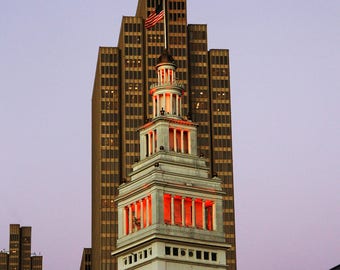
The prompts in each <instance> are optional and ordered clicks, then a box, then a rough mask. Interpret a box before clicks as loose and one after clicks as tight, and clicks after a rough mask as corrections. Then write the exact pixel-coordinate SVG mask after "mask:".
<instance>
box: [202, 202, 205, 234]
mask: <svg viewBox="0 0 340 270" xmlns="http://www.w3.org/2000/svg"><path fill="white" fill-rule="evenodd" d="M202 219H203V222H202V224H203V230H205V229H206V220H205V201H204V200H202Z"/></svg>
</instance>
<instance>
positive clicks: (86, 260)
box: [80, 248, 92, 270]
mask: <svg viewBox="0 0 340 270" xmlns="http://www.w3.org/2000/svg"><path fill="white" fill-rule="evenodd" d="M91 253H92V251H91V248H84V250H83V256H82V258H81V263H80V270H91V269H92V268H91V263H92V259H91V257H92V255H91Z"/></svg>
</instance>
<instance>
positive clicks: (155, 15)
mask: <svg viewBox="0 0 340 270" xmlns="http://www.w3.org/2000/svg"><path fill="white" fill-rule="evenodd" d="M163 18H164V9H163V6H162V5H161V4H160V5H158V6H157V7H156V9H155V10H154V11H152V12H151V13H150V15H149V17H147V18H146V20H145V28H146V29H150V28H152V27H154V26H155V25H156V24H157V23H158V22H159V21H161V20H162V19H163Z"/></svg>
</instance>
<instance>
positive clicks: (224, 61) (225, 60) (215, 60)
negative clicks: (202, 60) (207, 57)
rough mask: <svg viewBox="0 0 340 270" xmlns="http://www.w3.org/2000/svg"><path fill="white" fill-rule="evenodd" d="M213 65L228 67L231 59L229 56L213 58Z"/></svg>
mask: <svg viewBox="0 0 340 270" xmlns="http://www.w3.org/2000/svg"><path fill="white" fill-rule="evenodd" d="M211 63H212V64H218V65H228V64H229V59H228V57H227V56H212V57H211Z"/></svg>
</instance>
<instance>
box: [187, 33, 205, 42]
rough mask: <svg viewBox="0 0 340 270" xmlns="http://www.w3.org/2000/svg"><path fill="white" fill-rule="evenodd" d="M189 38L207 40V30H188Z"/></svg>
mask: <svg viewBox="0 0 340 270" xmlns="http://www.w3.org/2000/svg"><path fill="white" fill-rule="evenodd" d="M189 38H190V40H207V31H189ZM191 45H192V44H191Z"/></svg>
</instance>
